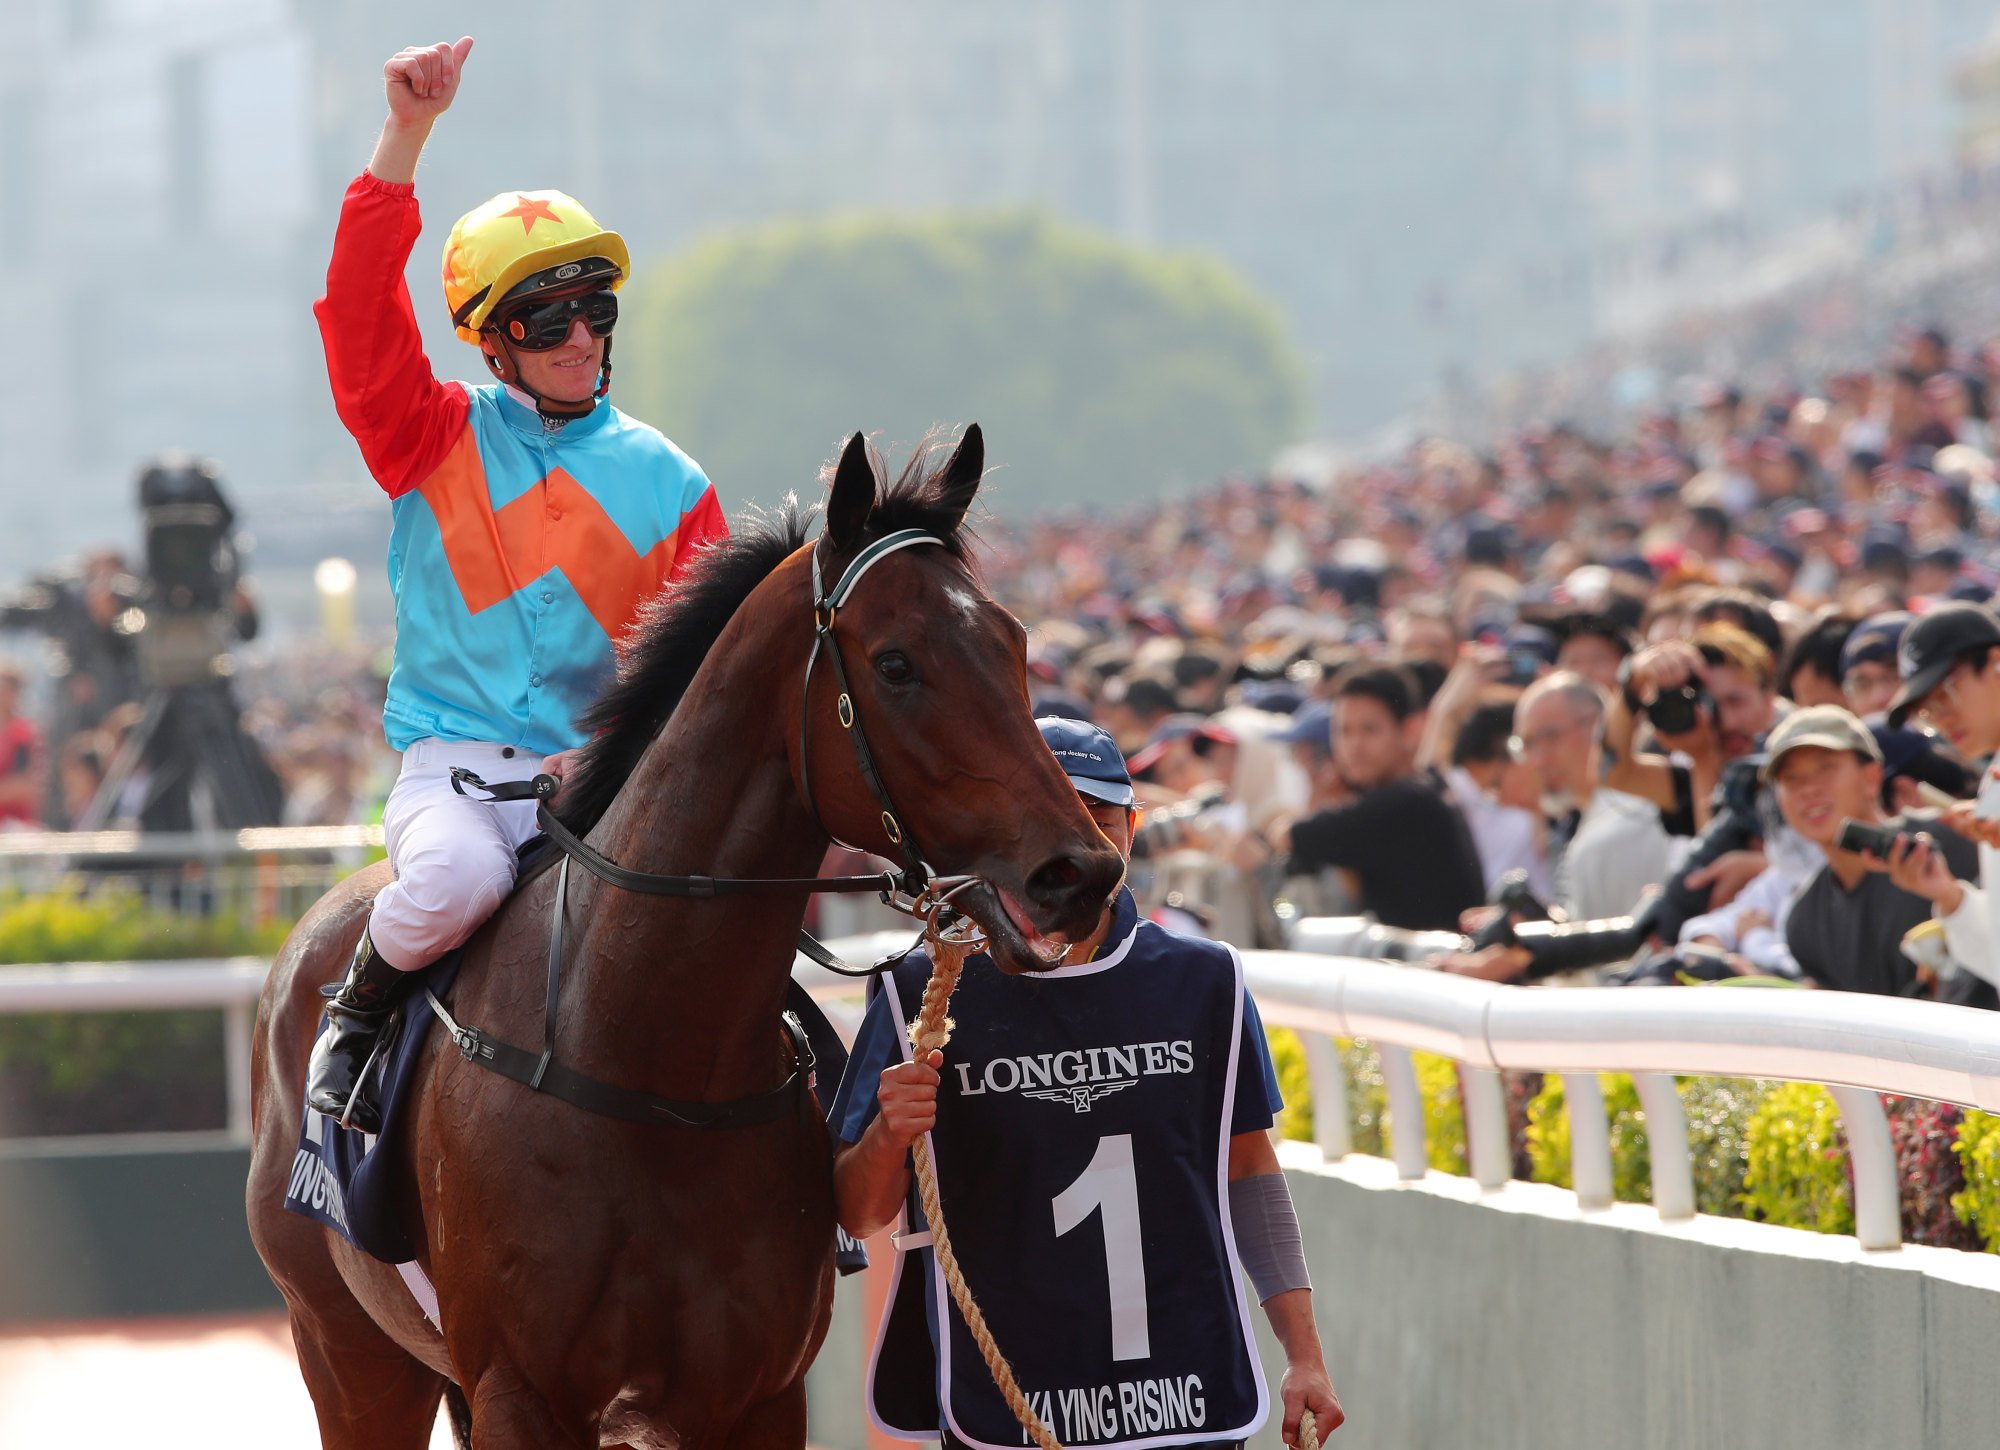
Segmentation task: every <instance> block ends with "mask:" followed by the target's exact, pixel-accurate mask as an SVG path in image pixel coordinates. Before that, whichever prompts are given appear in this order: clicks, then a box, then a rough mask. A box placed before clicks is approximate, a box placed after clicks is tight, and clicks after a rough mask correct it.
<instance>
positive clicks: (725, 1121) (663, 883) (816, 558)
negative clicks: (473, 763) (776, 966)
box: [363, 529, 984, 1129]
mask: <svg viewBox="0 0 2000 1450" xmlns="http://www.w3.org/2000/svg"><path fill="white" fill-rule="evenodd" d="M825 537H826V536H825V535H824V534H822V535H821V536H820V539H821V541H824V539H825ZM933 544H934V545H937V546H938V547H940V548H942V547H945V541H944V540H943V539H941V538H939V537H938V536H937V535H936V534H932V533H928V532H926V531H925V530H923V529H898V530H897V531H896V532H894V533H891V534H885V535H884V536H883V537H881V538H879V539H877V540H875V541H874V542H873V543H871V544H869V545H867V546H866V547H865V548H863V549H862V550H861V551H860V552H859V553H858V554H856V555H855V556H854V559H853V562H851V563H850V564H849V565H848V566H847V568H846V569H845V570H843V571H842V573H841V575H840V578H839V579H838V580H837V581H836V582H835V584H834V586H833V588H832V589H830V590H829V589H824V588H822V583H821V580H822V575H821V571H820V544H819V543H817V542H816V543H815V544H814V545H813V552H812V583H813V628H814V638H813V647H812V653H811V654H810V655H808V656H807V657H806V679H805V700H806V704H805V709H804V712H803V716H802V718H801V720H800V722H799V786H800V790H801V792H802V793H803V794H804V796H805V800H806V808H807V809H808V810H809V811H811V813H812V817H813V820H814V822H815V823H816V824H817V825H818V826H819V828H820V830H821V831H823V832H825V833H826V835H827V837H828V839H830V840H832V841H834V842H835V843H836V844H843V845H844V844H846V843H845V842H842V841H840V838H839V837H837V836H835V835H834V834H833V832H832V831H830V830H828V829H827V825H826V820H825V818H824V817H823V816H822V815H821V814H820V810H819V805H818V803H817V802H816V801H815V800H814V799H813V794H812V787H811V778H810V775H809V769H810V766H809V762H810V758H811V751H812V675H813V666H814V665H815V664H816V663H817V662H818V660H819V657H820V655H821V654H822V653H824V654H825V655H826V660H827V666H828V668H829V669H831V670H832V671H833V677H834V683H835V686H836V688H837V691H838V698H837V700H836V702H835V706H834V714H835V717H836V718H837V719H838V720H839V721H840V725H841V728H842V729H843V730H845V731H846V732H847V736H848V739H849V740H851V741H852V742H853V743H854V753H855V758H856V759H857V760H858V761H859V763H860V766H861V778H862V779H863V780H864V781H865V782H866V783H867V786H868V789H869V792H870V793H871V794H872V795H873V796H874V797H875V802H876V804H877V805H878V806H880V807H881V811H882V829H883V830H884V831H885V832H887V833H888V837H889V841H890V844H891V845H893V846H895V848H896V849H897V851H898V852H899V853H900V854H901V855H902V858H903V870H902V871H901V872H900V873H899V872H895V871H883V872H879V873H877V874H875V875H870V876H800V877H788V876H664V875H658V874H655V873H653V872H647V871H634V870H632V869H631V868H630V867H627V866H621V865H619V864H618V863H617V862H616V861H613V860H611V859H610V858H609V857H608V856H606V855H605V854H604V853H603V852H601V851H599V850H598V849H597V848H596V847H594V846H592V845H590V844H589V843H587V842H586V841H584V840H582V839H581V838H580V837H578V836H577V835H576V833H575V832H573V831H571V830H570V829H569V827H567V826H565V825H564V824H563V823H562V822H561V821H560V820H559V819H557V817H556V815H555V813H554V812H552V811H551V810H550V809H549V800H550V798H551V797H553V796H554V795H555V793H556V789H557V787H558V785H559V782H558V781H557V780H556V778H555V777H554V776H549V775H538V776H536V777H535V778H534V779H533V780H531V781H503V782H500V783H498V784H495V785H488V784H486V782H485V781H483V780H481V779H480V778H479V777H478V776H477V775H475V774H473V773H472V772H471V771H469V770H466V769H464V768H463V767H454V768H453V769H452V772H451V784H452V789H453V790H455V791H457V792H458V793H459V794H460V795H467V794H469V792H468V790H467V787H471V788H472V789H474V790H480V791H484V792H485V793H486V798H487V799H488V800H492V801H519V800H533V801H534V802H535V814H536V818H537V820H538V821H539V822H540V825H541V827H542V829H543V831H545V832H547V834H548V836H549V839H550V840H551V841H553V842H554V843H555V845H556V846H557V847H558V848H559V849H560V850H561V851H562V853H563V859H562V861H561V863H560V864H559V865H558V867H557V868H556V889H555V899H554V903H553V913H554V919H553V922H552V924H551V926H550V929H549V952H548V974H547V976H548V991H547V997H546V1000H545V1006H544V1010H543V1014H542V1048H541V1051H540V1052H539V1053H536V1052H534V1051H532V1050H530V1049H527V1048H521V1047H515V1046H512V1045H511V1044H509V1043H506V1042H502V1041H501V1040H499V1039H498V1038H496V1037H494V1036H492V1035H491V1034H490V1033H488V1032H485V1031H483V1030H482V1029H480V1028H478V1027H474V1026H472V1025H470V1024H467V1023H462V1022H459V1021H458V1020H457V1019H456V1018H454V1017H453V1016H452V1014H451V1011H450V1009H449V1008H447V1007H446V1006H445V1004H444V1003H443V1002H442V1001H440V1000H439V998H438V996H437V994H436V993H435V992H433V991H431V990H430V989H429V988H428V987H426V988H425V991H424V995H425V998H426V999H427V1001H428V1003H429V1005H430V1009H431V1011H432V1012H433V1013H434V1014H435V1015H436V1016H437V1018H438V1019H439V1020H440V1021H441V1022H443V1023H444V1026H445V1030H446V1031H447V1032H449V1033H450V1034H451V1037H452V1040H453V1041H454V1042H455V1043H457V1044H458V1049H459V1051H460V1052H461V1053H463V1054H464V1055H465V1057H466V1059H467V1060H468V1061H470V1062H473V1063H476V1064H478V1065H479V1066H481V1067H485V1068H488V1069H490V1070H491V1071H493V1072H497V1073H499V1074H500V1075H501V1076H503V1077H509V1078H512V1079H513V1080H514V1081H516V1082H519V1083H523V1084H525V1085H526V1086H527V1087H529V1088H531V1089H532V1090H534V1091H536V1092H541V1093H548V1094H550V1095H552V1096H554V1097H559V1098H562V1099H564V1100H565V1101H567V1102H570V1103H573V1104H575V1105H576V1106H578V1107H581V1108H584V1109H586V1110H587V1111H589V1112H593V1113H597V1114H599V1115H601V1116H604V1117H611V1118H618V1119H621V1120H624V1121H627V1122H639V1123H672V1124H677V1125H679V1126H682V1127H689V1128H706V1129H715V1128H730V1127H741V1126H747V1125H752V1124H757V1123H765V1122H771V1121H773V1120H775V1119H776V1118H779V1117H781V1116H783V1115H784V1114H786V1113H787V1112H790V1111H793V1110H794V1107H795V1105H796V1095H797V1093H798V1091H799V1087H800V1085H801V1084H806V1083H810V1082H811V1080H812V1072H813V1067H814V1058H813V1053H812V1047H811V1044H810V1043H809V1041H808V1040H807V1034H806V1030H805V1028H804V1027H803V1025H802V1024H801V1023H800V1021H799V1019H798V1018H797V1016H795V1015H794V1014H793V1013H791V1012H786V1013H784V1014H783V1015H782V1021H783V1024H784V1028H785V1031H786V1033H787V1034H788V1036H789V1037H790V1040H791V1043H792V1050H793V1055H794V1059H795V1061H796V1063H797V1066H796V1067H795V1069H794V1070H793V1072H792V1073H791V1075H790V1076H789V1077H787V1078H786V1079H785V1081H784V1082H782V1083H780V1084H779V1085H778V1086H777V1087H776V1088H773V1089H772V1090H771V1091H769V1092H765V1093H758V1094H755V1095H753V1096H751V1097H747V1098H738V1099H736V1100H735V1101H733V1102H727V1103H705V1102H687V1101H680V1100H676V1099H672V1098H663V1097H660V1096H658V1095H657V1094H653V1093H644V1092H635V1091H633V1090H632V1089H629V1088H622V1087H617V1086H615V1085H613V1084H611V1083H606V1082H601V1081H599V1080H597V1079H595V1078H592V1077H589V1076H587V1075H586V1074H584V1073H581V1072H578V1071H576V1070H575V1069H573V1068H569V1067H566V1066H564V1065H563V1064H561V1063H559V1062H557V1061H556V1060H555V1042H556V1020H557V1010H558V1007H559V1005H560V1002H561V993H562V966H563V938H564V925H565V922H566V919H567V905H568V900H569V866H570V862H571V861H575V862H577V863H578V864H579V865H581V866H582V867H583V868H584V869H585V870H587V871H589V872H590V873H591V874H592V875H593V876H596V877H598V878H599V879H600V880H602V881H605V882H608V883H609V884H610V885H612V886H615V887H617V888H619V889H620V890H624V891H636V892H640V893H643V894H645V895H649V896H687V897H714V896H722V895H727V894H734V893H736V892H741V891H773V890H788V891H805V892H860V891H874V892H877V893H878V894H879V895H880V896H881V899H882V900H883V901H884V902H886V903H887V904H888V905H890V906H892V907H894V908H895V909H896V910H898V911H901V912H904V913H905V914H907V915H910V916H914V917H916V918H918V919H919V920H921V921H922V922H923V923H924V936H925V938H927V939H931V940H937V941H943V942H948V943H951V944H953V945H957V946H978V945H981V944H983V941H984V936H983V934H982V933H981V932H980V930H979V928H978V926H977V925H976V924H975V923H974V922H973V921H972V920H971V919H970V918H965V917H958V916H956V915H955V914H953V913H951V912H950V910H949V908H950V906H951V901H952V898H953V897H954V896H956V895H957V894H958V893H959V892H961V891H964V890H966V889H967V888H968V887H971V886H975V885H977V884H979V881H980V878H979V877H976V876H940V875H938V873H937V872H936V871H935V870H933V869H932V867H931V865H930V863H929V862H927V861H925V860H924V858H923V853H922V852H920V851H919V850H918V849H917V846H916V843H915V842H914V841H912V840H911V839H910V833H909V832H908V831H907V830H906V829H905V828H904V826H903V824H902V821H901V819H900V817H898V816H897V814H896V808H895V806H894V805H893V804H892V803H891V802H890V800H889V789H888V786H887V785H886V784H885V783H884V782H883V780H882V773H881V771H880V770H879V769H877V767H876V764H875V753H874V751H873V750H871V749H870V748H869V745H868V734H867V732H866V731H865V730H864V729H863V728H862V726H861V716H860V713H859V712H858V711H857V710H856V708H855V703H854V693H853V691H852V690H851V689H850V688H849V686H848V682H847V667H846V665H845V664H844V663H842V661H841V657H840V641H839V640H838V639H837V638H836V637H835V635H834V627H835V625H836V624H837V623H838V621H839V617H840V610H841V606H842V605H844V604H845V603H846V602H847V601H848V599H849V598H850V597H851V596H852V595H853V593H854V588H855V586H856V585H857V584H859V583H860V582H861V579H862V576H863V575H865V574H866V573H867V572H868V571H869V570H870V569H872V568H874V567H875V565H877V564H879V563H880V562H881V561H882V560H884V559H886V558H888V557H889V555H891V554H894V553H896V552H897V551H899V550H902V549H910V548H917V547H921V546H924V545H933ZM849 849H859V848H855V847H850V848H849ZM799 950H800V951H801V952H802V953H803V954H804V955H806V956H807V957H809V958H811V959H812V960H813V961H815V962H817V963H819V965H820V966H822V967H825V968H826V969H827V970H829V971H832V972H837V973H839V974H840V975H842V976H850V977H868V976H875V975H877V974H878V973H880V972H882V971H885V970H887V969H888V968H889V967H892V966H894V965H895V964H896V963H897V962H898V961H900V960H902V953H896V954H894V955H892V956H889V957H887V958H885V959H883V960H882V961H880V962H878V963H876V964H875V965H874V966H872V967H865V968H857V967H851V966H848V965H847V964H846V963H845V962H842V961H841V960H840V959H839V958H838V957H836V956H834V955H833V953H831V952H829V951H828V950H827V949H826V948H825V947H823V946H821V945H820V943H819V942H818V941H816V940H815V939H814V938H813V936H812V935H811V934H810V933H809V932H805V931H801V932H800V933H799ZM372 1061H373V1059H372V1058H371V1063H372ZM366 1071H367V1069H366V1068H364V1069H363V1072H364V1073H365V1072H366Z"/></svg>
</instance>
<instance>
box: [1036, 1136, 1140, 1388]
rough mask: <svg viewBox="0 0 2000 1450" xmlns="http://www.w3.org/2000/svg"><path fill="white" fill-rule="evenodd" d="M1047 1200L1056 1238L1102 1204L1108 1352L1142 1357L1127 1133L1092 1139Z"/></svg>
mask: <svg viewBox="0 0 2000 1450" xmlns="http://www.w3.org/2000/svg"><path fill="white" fill-rule="evenodd" d="M1049 1206H1050V1207H1051V1208H1052V1209H1053V1210H1054V1211H1055V1219H1056V1237H1057V1238H1061V1237H1062V1236H1063V1235H1064V1234H1066V1233H1068V1232H1069V1231H1070V1230H1071V1229H1073V1228H1075V1227H1076V1226H1077V1225H1078V1224H1080V1223H1082V1222H1083V1221H1084V1220H1085V1219H1087V1218H1089V1217H1090V1214H1091V1211H1092V1210H1093V1209H1098V1210H1102V1214H1101V1220H1100V1222H1101V1227H1102V1228H1103V1230H1104V1272H1105V1277H1106V1278H1107V1279H1108V1280H1109V1281H1110V1288H1111V1357H1112V1358H1113V1359H1147V1358H1149V1357H1151V1355H1152V1352H1153V1349H1152V1340H1151V1337H1150V1336H1149V1335H1148V1333H1147V1330H1146V1260H1145V1256H1144V1253H1143V1251H1142V1249H1141V1247H1140V1242H1139V1179H1138V1175H1137V1174H1136V1173H1135V1172H1134V1171H1133V1168H1132V1135H1131V1134H1130V1133H1117V1134H1114V1135H1112V1136H1110V1137H1107V1138H1099V1139H1098V1140H1097V1152H1096V1153H1095V1154H1093V1155H1092V1156H1091V1159H1090V1165H1089V1166H1088V1167H1086V1168H1085V1169H1084V1170H1083V1172H1082V1174H1081V1175H1080V1176H1079V1177H1078V1178H1077V1180H1076V1182H1074V1183H1072V1184H1070V1186H1069V1187H1067V1188H1065V1189H1064V1190H1063V1191H1062V1192H1061V1193H1058V1194H1057V1195H1056V1196H1055V1197H1054V1198H1053V1199H1052V1200H1050V1204H1049Z"/></svg>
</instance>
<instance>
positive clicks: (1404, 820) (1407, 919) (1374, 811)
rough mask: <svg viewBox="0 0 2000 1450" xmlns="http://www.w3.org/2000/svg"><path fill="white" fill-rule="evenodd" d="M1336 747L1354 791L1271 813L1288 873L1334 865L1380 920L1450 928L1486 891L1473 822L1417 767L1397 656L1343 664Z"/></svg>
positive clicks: (1414, 711) (1411, 685)
mask: <svg viewBox="0 0 2000 1450" xmlns="http://www.w3.org/2000/svg"><path fill="white" fill-rule="evenodd" d="M1333 702H1334V704H1333V710H1334V714H1333V757H1334V764H1335V766H1336V767H1337V768H1338V770H1339V771H1340V774H1341V776H1342V778H1343V779H1344V780H1345V781H1346V782H1347V784H1348V786H1349V787H1350V788H1352V789H1353V791H1354V792H1355V796H1354V799H1353V800H1351V801H1349V802H1347V803H1346V804H1344V805H1338V806H1334V807H1331V808H1329V809H1327V810H1323V811H1319V812H1317V813H1316V814H1314V815H1310V816H1307V817H1305V818H1304V819H1303V820H1298V821H1293V822H1285V821H1278V822H1275V823H1274V824H1273V825H1272V826H1271V828H1270V831H1269V840H1270V842H1271V845H1272V846H1273V847H1274V848H1275V849H1276V850H1277V851H1279V852H1282V853H1285V854H1287V855H1289V856H1290V858H1291V866H1290V869H1291V871H1292V872H1293V873H1294V874H1297V873H1300V872H1311V871H1315V870H1318V869H1320V868H1321V867H1326V866H1333V867H1338V868H1340V869H1341V870H1343V871H1345V872H1347V873H1348V874H1349V875H1350V876H1352V877H1353V878H1354V879H1355V881H1356V883H1357V885H1358V887H1359V892H1360V897H1361V902H1362V905H1363V907H1364V908H1365V909H1366V910H1368V911H1370V912H1372V913H1373V914H1374V915H1375V917H1376V919H1377V920H1379V921H1381V922H1382V923H1383V924H1385V925H1387V926H1399V927H1406V928H1409V929H1411V930H1416V931H1426V930H1439V931H1453V930H1456V929H1457V926H1458V918H1459V914H1460V913H1461V912H1463V911H1464V910H1466V908H1468V907H1471V906H1476V905H1478V904H1479V903H1480V902H1481V901H1482V900H1483V899H1484V896H1485V883H1484V880H1483V878H1482V877H1481V874H1480V868H1479V855H1478V852H1477V850H1476V849H1475V848H1474V846H1473V843H1472V835H1471V832H1470V831H1468V830H1467V828H1466V824H1465V820H1464V818H1463V817H1462V816H1460V815H1459V813H1458V811H1457V809H1456V808H1455V807H1454V806H1453V805H1452V804H1451V803H1450V802H1449V801H1447V800H1446V799H1445V797H1444V794H1443V792H1442V791H1441V790H1440V789H1439V786H1438V784H1437V782H1436V781H1435V779H1434V778H1431V777H1426V776H1425V775H1423V774H1421V773H1419V772H1418V770H1417V768H1416V754H1417V745H1418V742H1419V735H1420V732H1421V730H1422V728H1423V715H1422V713H1421V712H1420V708H1419V703H1418V687H1417V683H1416V681H1415V680H1414V679H1413V678H1411V675H1410V672H1409V671H1408V670H1406V669H1404V668H1403V667H1402V666H1401V665H1396V664H1386V663H1364V664H1356V665H1350V666H1349V667H1348V668H1347V669H1345V670H1343V671H1342V672H1341V673H1340V675H1339V676H1338V677H1337V678H1336V679H1335V680H1334V685H1333Z"/></svg>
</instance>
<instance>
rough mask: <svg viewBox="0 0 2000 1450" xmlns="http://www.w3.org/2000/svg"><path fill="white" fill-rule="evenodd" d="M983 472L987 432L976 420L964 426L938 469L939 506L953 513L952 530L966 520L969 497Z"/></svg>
mask: <svg viewBox="0 0 2000 1450" xmlns="http://www.w3.org/2000/svg"><path fill="white" fill-rule="evenodd" d="M985 474H986V435H985V434H984V433H982V432H981V431H980V430H979V425H978V424H977V423H968V424H966V425H965V436H964V437H963V438H961V439H959V440H958V447H956V448H954V449H952V450H951V457H950V458H948V459H946V460H945V465H944V467H943V468H942V469H940V470H939V471H938V482H937V487H938V505H939V507H941V508H943V509H945V510H947V511H949V512H950V514H951V515H952V521H951V527H952V529H953V530H954V531H956V529H957V528H958V526H959V525H960V524H961V523H963V522H964V521H965V511H966V510H967V509H969V508H971V507H972V497H973V495H974V494H976V493H978V492H979V480H980V479H981V478H983V477H984V476H985Z"/></svg>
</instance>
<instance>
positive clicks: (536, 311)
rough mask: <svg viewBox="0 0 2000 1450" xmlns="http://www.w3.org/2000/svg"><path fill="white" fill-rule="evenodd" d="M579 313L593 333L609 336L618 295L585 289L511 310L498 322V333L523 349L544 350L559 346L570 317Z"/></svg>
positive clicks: (615, 319) (616, 311) (594, 334)
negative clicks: (581, 293)
mask: <svg viewBox="0 0 2000 1450" xmlns="http://www.w3.org/2000/svg"><path fill="white" fill-rule="evenodd" d="M577 317H581V318H582V319H583V321H584V325H585V326H587V327H588V328H589V329H590V331H591V335H592V336H593V337H609V336H611V329H612V328H614V327H616V326H617V325H618V298H617V297H616V296H615V295H613V294H612V293H610V292H587V293H585V294H584V295H583V296H581V297H564V298H561V299H559V300H557V301H555V302H543V303H541V304H539V305H538V306H534V307H523V308H522V309H521V310H520V311H518V312H514V313H510V314H508V316H507V317H506V318H505V319H504V320H502V321H501V323H500V335H501V336H502V337H504V338H506V339H507V341H508V342H510V343H512V344H513V345H514V346H515V347H518V348H520V349H521V350H522V351H523V352H547V351H548V350H549V349H550V348H556V347H561V346H562V344H563V339H564V338H566V337H568V336H569V325H570V322H571V320H572V319H574V318H577Z"/></svg>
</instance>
